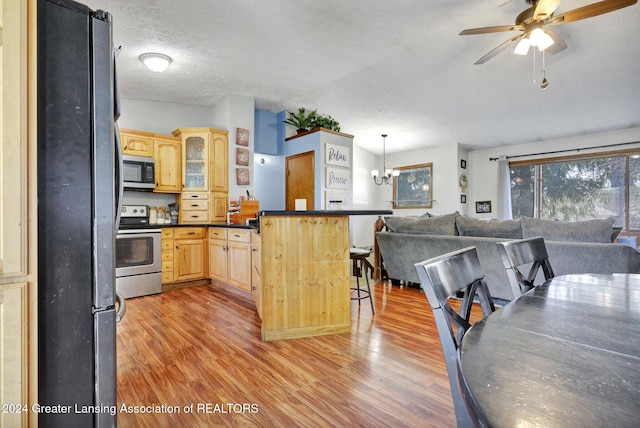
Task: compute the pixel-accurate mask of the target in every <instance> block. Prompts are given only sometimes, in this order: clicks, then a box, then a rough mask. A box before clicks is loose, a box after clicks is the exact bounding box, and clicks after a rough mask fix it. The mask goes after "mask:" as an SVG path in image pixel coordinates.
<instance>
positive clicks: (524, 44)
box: [513, 37, 531, 55]
mask: <svg viewBox="0 0 640 428" xmlns="http://www.w3.org/2000/svg"><path fill="white" fill-rule="evenodd" d="M530 45H531V43H530V42H529V39H527V38H524V37H523V38H522V39H520V41H519V42H518V44H517V45H516V48H515V49H514V50H513V53H515V54H517V55H526V54H527V52H529V46H530Z"/></svg>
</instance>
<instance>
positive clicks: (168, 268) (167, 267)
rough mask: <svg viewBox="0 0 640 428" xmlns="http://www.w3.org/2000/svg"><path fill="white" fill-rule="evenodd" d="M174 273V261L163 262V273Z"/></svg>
mask: <svg viewBox="0 0 640 428" xmlns="http://www.w3.org/2000/svg"><path fill="white" fill-rule="evenodd" d="M164 272H173V260H166V261H165V260H163V261H162V273H164Z"/></svg>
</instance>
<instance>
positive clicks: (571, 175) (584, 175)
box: [510, 152, 640, 231]
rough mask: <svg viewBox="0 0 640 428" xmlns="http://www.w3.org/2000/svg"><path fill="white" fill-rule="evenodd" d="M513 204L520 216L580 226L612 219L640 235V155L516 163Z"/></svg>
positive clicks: (584, 157) (515, 216) (512, 188)
mask: <svg viewBox="0 0 640 428" xmlns="http://www.w3.org/2000/svg"><path fill="white" fill-rule="evenodd" d="M510 169H511V204H512V214H513V218H517V217H520V216H527V217H537V218H544V219H553V220H563V221H576V220H588V219H591V218H606V217H609V216H612V217H613V218H614V223H615V225H616V226H622V227H623V228H624V230H625V231H630V230H636V231H637V230H640V153H639V152H619V153H613V154H612V153H609V154H606V155H597V156H594V155H589V156H573V157H569V158H562V159H545V160H537V161H533V162H531V161H524V162H513V163H511V164H510Z"/></svg>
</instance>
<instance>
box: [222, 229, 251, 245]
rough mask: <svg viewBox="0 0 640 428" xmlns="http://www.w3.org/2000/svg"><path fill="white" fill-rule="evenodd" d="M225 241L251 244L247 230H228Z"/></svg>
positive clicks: (249, 232) (249, 231)
mask: <svg viewBox="0 0 640 428" xmlns="http://www.w3.org/2000/svg"><path fill="white" fill-rule="evenodd" d="M227 239H228V240H229V241H235V242H251V230H249V229H228V231H227Z"/></svg>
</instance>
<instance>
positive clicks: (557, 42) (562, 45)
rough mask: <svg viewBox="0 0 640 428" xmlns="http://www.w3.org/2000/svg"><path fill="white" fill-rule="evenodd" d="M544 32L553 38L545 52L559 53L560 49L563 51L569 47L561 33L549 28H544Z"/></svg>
mask: <svg viewBox="0 0 640 428" xmlns="http://www.w3.org/2000/svg"><path fill="white" fill-rule="evenodd" d="M544 32H545V33H547V34H548V35H549V36H551V38H552V39H553V44H552V45H551V46H549V47H548V48H547V49H545V52H549V53H550V54H554V55H555V54H557V53H558V52H560V51H563V50H565V49H566V48H567V43H566V42H565V41H564V39H563V38H562V36H560V34H558V33H555V32H553V31H551V30H549V29H548V28H545V29H544Z"/></svg>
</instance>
